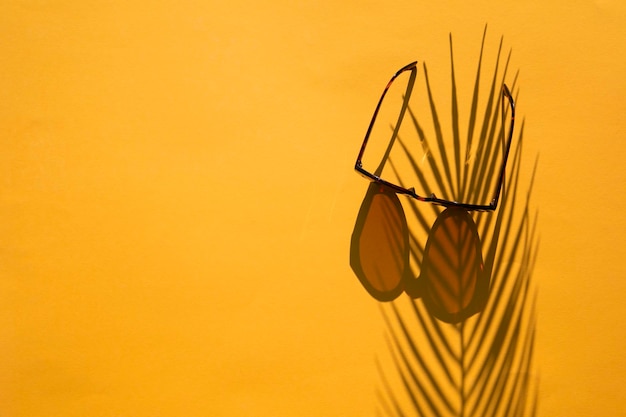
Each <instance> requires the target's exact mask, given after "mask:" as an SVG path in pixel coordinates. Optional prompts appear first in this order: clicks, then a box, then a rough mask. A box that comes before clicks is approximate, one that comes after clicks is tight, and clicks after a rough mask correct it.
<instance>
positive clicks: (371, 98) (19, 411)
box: [0, 0, 626, 417]
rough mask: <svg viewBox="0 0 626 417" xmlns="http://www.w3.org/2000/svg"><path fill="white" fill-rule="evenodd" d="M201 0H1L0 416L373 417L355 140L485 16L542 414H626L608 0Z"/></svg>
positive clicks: (619, 104) (377, 350) (378, 340)
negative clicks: (406, 74) (506, 93)
mask: <svg viewBox="0 0 626 417" xmlns="http://www.w3.org/2000/svg"><path fill="white" fill-rule="evenodd" d="M214 3H215V4H212V2H210V1H209V2H206V1H205V2H201V1H159V2H144V4H143V5H140V4H139V2H127V1H118V0H112V1H94V2H86V1H75V2H70V1H36V0H24V1H5V2H4V4H3V5H2V7H1V8H0V10H1V13H0V39H2V41H1V42H0V56H1V57H2V64H1V65H0V132H1V137H2V144H3V146H2V148H1V149H2V152H0V213H1V217H0V218H1V219H2V220H0V231H1V232H0V334H1V335H2V337H1V338H0V415H3V416H13V417H20V416H29V417H30V416H134V417H141V416H146V417H147V416H233V417H235V416H257V417H260V416H268V417H269V416H272V417H273V416H322V415H324V416H342V417H349V416H368V415H374V407H375V404H376V399H375V398H374V388H375V386H377V384H378V382H379V375H378V374H377V372H376V369H375V365H374V357H375V356H377V355H379V354H381V353H383V352H384V351H385V349H386V347H385V342H384V340H383V337H382V334H383V323H382V320H381V318H380V314H379V310H378V307H377V303H376V302H375V301H374V300H372V299H370V298H369V297H368V296H367V294H366V293H365V291H364V290H363V289H362V288H361V287H360V285H359V283H358V281H357V279H356V278H355V277H354V275H353V274H352V271H351V270H350V267H349V265H348V253H349V242H350V234H351V232H352V228H353V226H354V220H355V218H356V213H357V211H358V208H359V205H360V202H361V199H362V197H363V193H364V191H365V189H366V185H367V184H366V182H365V181H364V180H363V179H361V178H360V177H359V176H358V175H356V174H355V173H354V172H353V170H352V166H353V163H354V158H355V157H356V152H357V151H358V147H359V145H360V141H361V140H362V137H363V134H364V133H365V128H366V126H367V123H368V122H369V119H370V117H371V112H372V111H373V107H374V105H375V102H376V100H377V99H378V97H379V94H380V91H381V90H382V87H383V86H384V83H385V82H386V81H387V80H388V78H389V76H390V75H391V74H392V73H393V72H394V71H395V70H396V69H398V68H400V67H401V66H402V65H404V64H406V63H408V62H410V61H411V60H414V59H417V60H429V62H430V61H433V62H434V63H438V64H433V68H432V70H431V71H432V72H433V73H436V70H435V68H437V67H436V65H441V66H440V68H442V70H443V71H444V72H445V71H448V67H447V66H445V65H447V57H448V54H449V50H448V33H449V32H452V33H453V35H454V36H455V47H456V48H457V50H456V51H455V53H458V59H457V62H456V63H457V73H458V76H459V78H460V79H463V80H465V82H470V80H471V79H472V76H473V75H474V71H475V67H474V64H475V59H476V54H477V51H478V48H479V45H480V39H481V36H482V31H483V27H484V24H485V23H488V25H489V26H488V44H489V45H490V46H491V47H492V48H493V47H494V45H497V42H498V40H499V36H500V35H504V39H505V48H507V50H508V48H512V49H513V58H512V64H511V65H512V66H513V68H519V69H520V78H519V86H520V99H519V102H518V111H519V113H520V115H522V116H524V117H525V120H526V131H525V139H526V148H525V159H526V160H525V163H526V164H527V165H529V166H531V165H532V162H533V159H534V155H536V154H537V153H538V154H539V161H540V165H539V171H538V177H537V180H536V185H535V192H534V195H533V198H534V201H535V203H536V205H537V207H538V209H539V221H540V232H541V252H540V257H539V262H538V265H537V267H536V271H535V279H536V280H537V283H538V287H539V305H538V317H539V324H538V326H539V327H538V339H537V342H536V355H537V356H536V360H537V372H538V375H539V378H540V392H539V398H540V409H539V415H541V416H550V417H556V416H568V417H572V416H581V417H582V416H585V417H586V416H592V415H598V416H600V415H616V413H619V410H624V409H626V401H625V400H624V396H623V394H622V391H623V386H624V385H625V384H626V376H625V375H626V359H625V358H624V357H623V347H624V346H625V345H626V332H625V331H624V329H623V328H622V321H623V318H624V313H625V307H624V306H625V303H624V294H626V280H625V279H624V278H626V266H625V265H626V262H625V256H624V255H626V254H625V253H624V248H625V245H624V235H625V233H626V224H625V222H624V220H623V206H624V203H626V199H624V197H623V191H624V184H625V183H626V169H625V168H624V161H625V160H626V146H624V141H625V139H626V118H625V117H624V110H625V107H624V101H623V100H624V97H625V96H626V81H625V80H626V79H625V78H624V74H625V73H626V58H624V51H625V49H626V8H625V7H624V6H623V5H622V4H621V3H620V2H618V1H616V0H615V1H595V2H591V1H561V2H555V1H544V2H533V3H534V4H529V2H519V1H517V2H499V1H481V2H462V1H443V2H433V1H413V2H400V3H393V2H365V3H363V2H333V1H327V2H309V3H306V2H289V1H282V2H272V3H268V2H265V3H257V2H251V1H248V2H245V1H232V2H224V4H222V3H217V2H214ZM455 57H457V55H455ZM463 63H466V64H471V66H470V67H468V68H463V67H462V65H463ZM429 69H430V68H429ZM527 178H528V177H527Z"/></svg>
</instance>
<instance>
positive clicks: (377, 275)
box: [350, 183, 409, 301]
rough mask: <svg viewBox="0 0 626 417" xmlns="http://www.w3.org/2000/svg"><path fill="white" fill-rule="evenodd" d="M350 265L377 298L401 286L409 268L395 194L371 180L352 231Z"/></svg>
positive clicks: (405, 234) (392, 294) (396, 293)
mask: <svg viewBox="0 0 626 417" xmlns="http://www.w3.org/2000/svg"><path fill="white" fill-rule="evenodd" d="M350 266H351V267H352V269H353V270H354V272H355V274H356V275H357V277H358V278H359V280H360V281H361V283H362V284H363V286H364V287H365V289H366V290H367V291H368V292H369V293H370V295H371V296H372V297H374V298H376V299H377V300H379V301H391V300H393V299H395V298H396V297H398V296H399V295H400V294H401V293H402V291H403V289H404V286H403V277H404V276H405V272H406V271H407V268H408V267H409V243H408V229H407V224H406V219H405V217H404V211H403V210H402V205H401V204H400V201H399V200H398V197H397V196H396V194H395V193H393V192H391V191H390V190H389V189H387V188H386V187H384V186H382V185H380V184H377V183H371V184H370V187H369V189H368V191H367V194H366V196H365V199H364V200H363V203H362V205H361V209H360V211H359V215H358V217H357V222H356V225H355V228H354V232H353V233H352V242H351V248H350Z"/></svg>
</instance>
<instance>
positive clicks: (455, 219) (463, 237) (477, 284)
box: [350, 182, 489, 323]
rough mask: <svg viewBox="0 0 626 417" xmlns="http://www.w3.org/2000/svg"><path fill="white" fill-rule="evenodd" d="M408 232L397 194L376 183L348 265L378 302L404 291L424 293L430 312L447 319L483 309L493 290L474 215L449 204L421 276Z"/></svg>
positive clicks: (427, 248)
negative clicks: (414, 271) (411, 257)
mask: <svg viewBox="0 0 626 417" xmlns="http://www.w3.org/2000/svg"><path fill="white" fill-rule="evenodd" d="M409 233H410V232H409V230H408V226H407V222H406V218H405V215H404V210H403V208H402V205H401V203H400V201H399V199H398V196H397V195H396V194H395V193H394V192H393V191H391V190H390V189H389V188H387V187H385V186H384V185H380V184H377V183H374V182H372V183H371V184H370V186H369V188H368V190H367V193H366V195H365V198H364V199H363V203H362V204H361V209H360V210H359V215H358V217H357V222H356V225H355V228H354V233H353V234H352V242H351V246H350V247H351V250H350V266H351V267H352V270H353V271H354V273H355V275H356V276H357V277H358V278H359V280H360V282H361V284H362V285H363V287H364V288H365V289H366V290H367V292H368V293H369V294H370V295H371V296H372V297H373V298H375V299H376V300H378V301H392V300H395V299H396V298H397V297H398V296H399V295H400V294H402V292H403V291H404V292H406V294H408V295H409V296H410V297H411V298H422V299H423V301H424V305H425V306H426V308H427V309H428V311H429V312H430V314H432V315H433V316H435V317H436V318H438V319H439V320H442V321H444V322H447V323H458V322H460V321H462V320H465V319H466V318H468V317H470V316H471V315H473V314H475V313H477V312H479V311H480V310H481V309H482V307H484V305H485V303H486V300H487V296H488V293H489V276H488V275H487V273H486V271H485V266H484V263H483V258H482V246H481V242H480V237H479V236H478V230H477V228H476V224H475V223H474V220H473V219H472V217H471V216H470V214H469V213H468V212H467V211H465V210H462V209H458V208H448V209H446V210H444V211H442V212H441V213H440V214H439V216H437V220H436V221H435V223H434V225H433V227H432V229H431V231H430V233H429V236H428V241H427V243H426V246H425V248H424V253H423V259H422V264H421V272H420V276H419V277H417V278H415V277H413V276H412V272H411V268H410V267H409V252H410V247H409Z"/></svg>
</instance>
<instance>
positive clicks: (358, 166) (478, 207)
mask: <svg viewBox="0 0 626 417" xmlns="http://www.w3.org/2000/svg"><path fill="white" fill-rule="evenodd" d="M405 71H411V78H410V81H409V85H408V86H407V91H406V95H405V100H404V104H403V106H402V110H401V111H400V115H399V117H398V123H397V124H396V128H395V131H394V135H393V136H392V139H393V138H395V136H396V133H397V130H398V129H399V127H400V124H401V122H402V119H403V118H404V113H405V112H406V109H407V106H408V100H409V97H410V95H411V92H412V89H413V83H414V81H415V77H416V75H417V61H415V62H411V63H410V64H408V65H405V66H404V67H402V68H400V69H399V70H398V71H397V72H396V73H395V74H394V75H393V77H391V80H389V82H388V83H387V86H386V87H385V89H384V90H383V93H382V95H381V97H380V100H378V104H377V105H376V110H374V115H373V116H372V120H371V122H370V124H369V126H368V128H367V133H366V134H365V139H363V144H362V145H361V150H360V151H359V155H358V156H357V159H356V163H355V164H354V169H355V170H356V171H357V172H359V173H360V174H361V175H363V176H364V177H366V178H367V179H369V180H370V181H374V182H376V183H379V184H384V185H385V186H387V187H389V188H390V189H392V190H393V191H394V192H395V193H397V194H406V195H408V196H410V197H413V198H415V199H416V200H418V201H424V202H429V203H433V204H437V205H440V206H444V207H459V208H462V209H464V210H467V211H494V210H495V209H496V208H497V207H498V201H499V199H500V191H501V190H502V186H503V184H504V177H505V173H506V163H507V159H508V157H509V150H510V149H511V142H512V140H513V128H514V125H515V101H514V100H513V96H512V95H511V91H510V90H509V87H507V85H506V84H502V96H503V97H502V109H503V114H504V106H505V101H504V100H505V99H507V100H508V102H509V105H510V106H511V126H510V128H509V132H508V135H507V136H508V137H507V141H506V146H505V148H504V156H503V159H502V167H501V168H500V174H499V179H498V184H497V185H496V189H495V191H494V195H493V198H492V200H491V202H490V203H489V204H470V203H460V202H458V201H450V200H445V199H442V198H438V197H436V196H435V194H434V193H433V194H431V195H430V196H427V197H426V196H421V195H419V194H417V193H416V192H415V189H414V188H412V187H411V188H404V187H402V186H400V185H397V184H393V183H391V182H389V181H387V180H384V179H383V178H381V177H380V174H378V175H377V174H373V173H371V172H369V171H367V170H366V169H365V168H363V164H362V161H361V160H362V158H363V154H364V153H365V148H366V146H367V142H368V140H369V137H370V134H371V132H372V128H373V127H374V123H375V122H376V117H377V116H378V112H379V110H380V107H381V105H382V103H383V100H384V98H385V95H386V94H387V91H388V90H389V87H391V84H392V83H393V81H394V80H395V79H396V78H397V77H398V76H399V75H400V74H402V73H403V72H405ZM385 158H386V156H385ZM383 162H384V159H383Z"/></svg>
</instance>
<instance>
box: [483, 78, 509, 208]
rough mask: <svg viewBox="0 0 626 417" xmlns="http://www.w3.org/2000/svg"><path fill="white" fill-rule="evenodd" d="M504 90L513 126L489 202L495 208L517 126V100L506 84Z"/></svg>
mask: <svg viewBox="0 0 626 417" xmlns="http://www.w3.org/2000/svg"><path fill="white" fill-rule="evenodd" d="M502 89H503V92H502V94H503V95H504V96H505V97H506V98H507V99H508V101H509V105H510V106H511V127H510V128H509V132H508V135H507V136H508V138H507V143H506V145H505V148H504V150H503V152H504V155H503V158H502V168H500V175H499V179H498V184H497V186H496V193H495V195H494V198H493V200H492V201H491V203H490V204H489V205H490V206H491V207H492V208H493V209H494V210H495V208H496V207H497V206H498V201H499V200H500V192H501V190H502V186H503V184H504V177H505V174H506V162H507V159H508V157H509V150H510V149H511V142H512V141H513V128H514V126H515V102H514V101H513V97H512V96H511V92H510V91H509V88H508V87H507V85H506V84H504V85H503V86H502ZM502 106H503V108H502V114H504V101H503V102H502Z"/></svg>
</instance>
